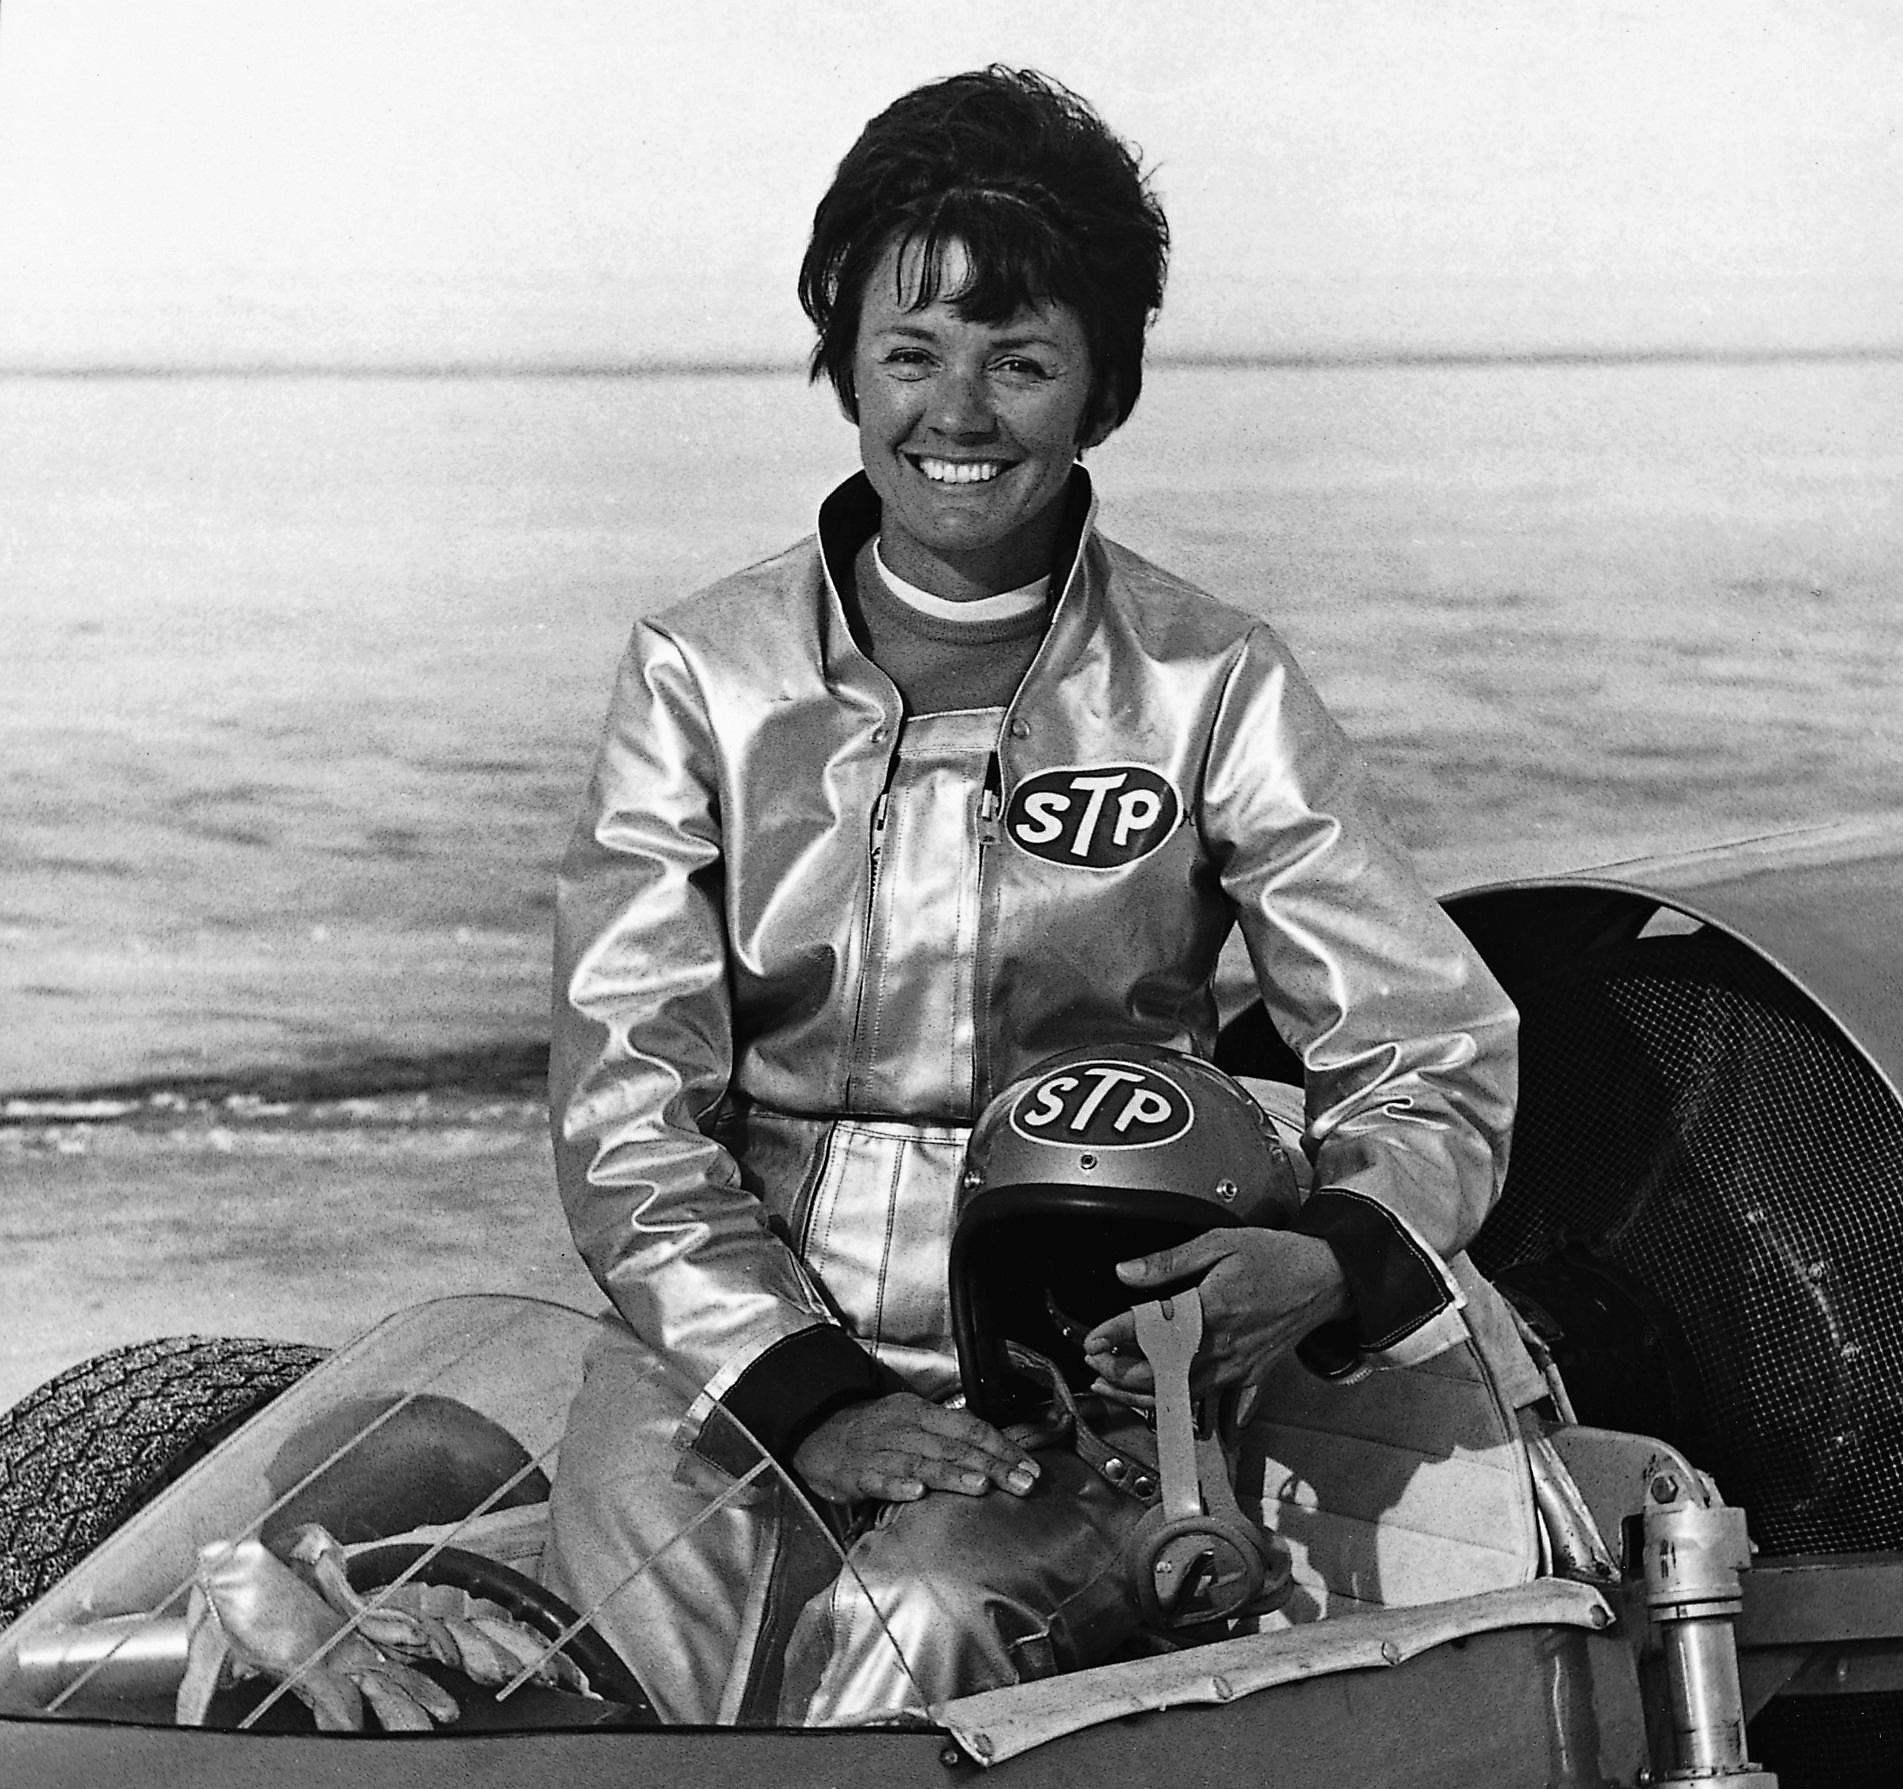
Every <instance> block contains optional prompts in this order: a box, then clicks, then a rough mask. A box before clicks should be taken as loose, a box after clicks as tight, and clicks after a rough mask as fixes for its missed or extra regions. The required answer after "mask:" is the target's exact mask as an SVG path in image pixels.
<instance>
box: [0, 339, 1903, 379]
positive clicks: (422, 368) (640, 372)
mask: <svg viewBox="0 0 1903 1789" xmlns="http://www.w3.org/2000/svg"><path fill="white" fill-rule="evenodd" d="M1893 360H1903V342H1900V343H1895V344H1891V345H1881V344H1875V343H1839V344H1830V345H1823V346H1812V347H1730V348H1711V347H1696V346H1691V345H1685V344H1680V345H1673V346H1661V347H1649V348H1588V347H1580V346H1572V347H1553V348H1343V349H1302V350H1287V351H1284V350H1265V351H1262V352H1251V351H1247V350H1241V351H1238V350H1230V349H1211V350H1208V351H1196V350H1191V351H1188V352H1184V353H1165V354H1158V355H1155V356H1153V357H1150V358H1149V360H1148V366H1149V368H1150V369H1151V370H1153V371H1169V370H1173V369H1183V370H1188V371H1215V372H1275V371H1291V372H1301V371H1327V370H1332V369H1337V368H1356V367H1368V368H1383V367H1394V368H1406V367H1423V368H1434V367H1489V366H1522V367H1537V366H1653V365H1698V364H1709V365H1720V366H1758V365H1772V364H1776V363H1779V362H1865V361H1869V362H1874V361H1893ZM805 372H806V367H805V365H804V363H803V362H801V361H797V360H786V359H779V358H771V359H769V358H764V357H762V358H757V359H741V360H715V359H708V360H696V359H691V358H681V359H669V358H662V357H654V358H639V357H637V358H614V359H609V358H602V359H592V358H576V359H553V358H551V359H545V360H537V359H522V360H505V359H477V358H467V359H462V358H444V359H417V360H390V361H371V360H319V359H309V360H302V359H285V360H230V361H223V360H174V361H168V360H75V361H46V362H32V361H27V362H17V363H9V362H4V361H0V378H6V379H241V378H279V379H669V378H762V377H773V376H778V375H781V374H789V375H795V374H796V375H804V374H805Z"/></svg>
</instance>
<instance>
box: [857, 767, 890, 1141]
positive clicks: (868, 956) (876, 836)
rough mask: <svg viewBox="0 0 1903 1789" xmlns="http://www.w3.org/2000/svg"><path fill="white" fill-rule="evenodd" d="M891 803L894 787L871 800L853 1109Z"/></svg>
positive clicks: (870, 978) (860, 958)
mask: <svg viewBox="0 0 1903 1789" xmlns="http://www.w3.org/2000/svg"><path fill="white" fill-rule="evenodd" d="M891 806H892V791H891V790H890V789H889V788H888V789H881V790H880V791H879V799H878V800H877V801H876V802H874V803H873V804H872V839H871V845H870V854H871V866H870V869H869V871H868V874H867V876H866V923H865V931H864V935H863V936H862V937H861V939H860V941H859V996H858V999H857V1000H856V1001H855V1002H854V1004H853V1011H852V1047H851V1054H850V1055H849V1056H848V1057H847V1059H846V1097H845V1104H846V1109H847V1110H848V1111H850V1110H851V1109H852V1084H853V1082H854V1081H855V1080H856V1079H857V1078H858V1074H859V1056H860V1046H861V1041H862V1039H863V1038H864V1036H865V1025H866V1005H867V1002H868V1001H869V1000H871V999H872V998H874V995H873V992H872V989H873V983H874V979H875V978H874V976H873V974H872V967H873V965H872V946H873V941H874V939H875V936H876V934H877V931H878V925H879V860H880V858H882V857H883V856H884V855H885V824H886V816H887V814H888V812H889V810H890V809H891Z"/></svg>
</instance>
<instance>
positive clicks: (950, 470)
mask: <svg viewBox="0 0 1903 1789" xmlns="http://www.w3.org/2000/svg"><path fill="white" fill-rule="evenodd" d="M917 465H918V469H919V470H920V471H921V472H923V473H924V474H925V476H926V477H927V478H929V479H931V480H932V482H933V483H934V484H941V485H981V484H984V483H985V482H986V481H987V480H988V479H993V478H996V477H997V476H998V474H999V473H1000V472H1002V471H1003V470H1004V462H1003V461H1002V460H924V459H922V460H919V461H918V462H917Z"/></svg>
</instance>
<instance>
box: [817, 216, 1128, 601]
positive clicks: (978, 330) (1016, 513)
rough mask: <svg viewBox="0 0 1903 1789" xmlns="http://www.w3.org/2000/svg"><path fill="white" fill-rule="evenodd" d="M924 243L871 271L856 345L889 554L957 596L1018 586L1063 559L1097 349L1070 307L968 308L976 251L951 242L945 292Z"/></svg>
mask: <svg viewBox="0 0 1903 1789" xmlns="http://www.w3.org/2000/svg"><path fill="white" fill-rule="evenodd" d="M918 262H919V256H918V252H917V250H916V249H911V250H908V252H907V253H906V255H905V256H904V260H903V264H902V263H901V259H900V254H899V250H898V248H897V247H896V246H893V247H889V248H888V249H887V250H886V252H885V254H884V255H883V256H882V257H881V259H880V261H879V264H878V266H877V267H876V268H874V270H873V272H872V275H871V277H870V278H869V279H868V280H867V281H866V289H865V294H864V302H863V303H862V305H861V307H860V312H859V338H858V343H857V345H856V347H855V349H854V352H853V379H854V383H855V386H856V389H857V392H858V398H859V454H860V458H861V459H862V460H863V461H864V463H865V468H866V475H867V477H869V478H870V479H871V480H872V484H873V488H874V489H875V490H877V492H878V493H879V497H880V500H881V502H882V503H883V504H884V514H883V517H882V519H881V522H880V552H881V554H882V555H883V557H884V559H885V562H886V564H887V565H888V566H889V567H890V568H891V570H892V571H893V572H894V573H896V574H897V575H898V576H899V577H901V578H904V579H905V580H906V581H907V582H908V583H912V584H916V585H918V586H919V587H920V588H921V589H923V590H928V591H930V592H931V593H932V594H933V595H934V596H939V597H944V598H947V599H949V600H951V601H962V600H965V599H967V598H971V597H980V596H995V595H997V594H998V593H999V592H1001V591H1005V590H1015V589H1017V588H1018V587H1019V586H1020V585H1023V584H1028V583H1030V582H1031V580H1032V579H1033V578H1041V577H1042V576H1044V574H1045V573H1046V572H1048V571H1049V570H1050V569H1051V554H1052V552H1053V551H1054V549H1055V546H1056V539H1057V529H1058V525H1059V523H1060V522H1061V520H1062V518H1063V496H1064V487H1065V484H1066V483H1067V481H1068V479H1069V477H1070V469H1071V466H1072V465H1073V463H1074V462H1075V461H1076V458H1077V451H1078V449H1079V448H1080V447H1089V446H1094V445H1095V444H1096V443H1097V441H1099V440H1101V439H1102V438H1103V436H1104V435H1106V434H1108V433H1109V430H1108V429H1098V428H1095V427H1094V425H1092V423H1091V421H1090V418H1089V415H1088V413H1089V411H1090V408H1091V403H1090V395H1091V384H1092V380H1091V366H1090V351H1089V348H1088V347H1087V345H1086V343H1085V340H1084V328H1083V324H1082V322H1081V321H1080V320H1079V318H1078V316H1077V313H1076V312H1075V311H1073V310H1071V309H1070V307H1069V306H1068V305H1051V304H1046V305H1040V306H1038V307H1036V308H1035V309H1025V310H1021V311H1019V312H1018V313H1017V315H1016V316H1014V317H1010V318H1008V319H1007V320H1006V321H1004V322H1002V323H977V322H973V321H971V320H970V319H969V318H966V317H964V316H961V315H960V314H959V311H958V307H957V303H956V301H955V299H948V298H947V297H946V296H945V294H947V293H952V294H956V293H957V292H958V291H959V289H960V288H961V287H962V286H963V284H964V283H965V278H966V272H967V262H966V257H965V252H964V249H963V248H962V246H961V245H959V244H958V243H952V244H949V245H948V246H947V248H946V251H945V257H944V266H943V269H942V271H941V278H940V281H939V296H938V297H937V298H935V299H934V300H933V301H932V302H931V303H930V304H928V305H926V306H924V307H923V308H922V309H916V310H915V309H912V308H909V304H908V301H909V300H911V299H913V298H915V297H916V295H917V292H918Z"/></svg>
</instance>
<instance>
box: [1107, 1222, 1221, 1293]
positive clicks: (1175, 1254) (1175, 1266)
mask: <svg viewBox="0 0 1903 1789" xmlns="http://www.w3.org/2000/svg"><path fill="white" fill-rule="evenodd" d="M1237 1234H1238V1232H1236V1231H1233V1230H1209V1231H1205V1232H1204V1234H1203V1235H1201V1236H1194V1237H1191V1238H1190V1240H1189V1241H1188V1242H1184V1243H1178V1244H1177V1246H1176V1247H1175V1248H1173V1249H1158V1250H1157V1252H1156V1253H1155V1254H1154V1255H1139V1256H1138V1257H1137V1258H1136V1259H1135V1260H1134V1261H1119V1262H1118V1263H1117V1278H1118V1279H1120V1280H1121V1281H1122V1282H1123V1283H1124V1284H1125V1285H1126V1286H1169V1285H1174V1284H1177V1283H1179V1282H1181V1281H1184V1280H1194V1279H1198V1278H1200V1277H1201V1276H1202V1275H1203V1274H1205V1273H1207V1272H1208V1271H1209V1270H1210V1268H1212V1267H1214V1266H1215V1265H1216V1263H1217V1262H1218V1261H1220V1260H1222V1258H1223V1257H1224V1256H1225V1255H1228V1254H1229V1253H1231V1252H1232V1250H1233V1248H1234V1246H1235V1237H1236V1236H1237Z"/></svg>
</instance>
